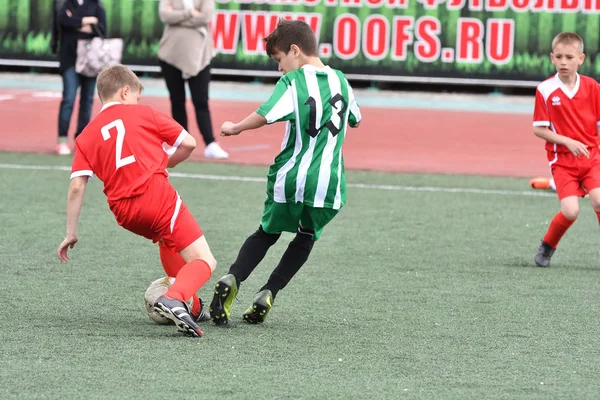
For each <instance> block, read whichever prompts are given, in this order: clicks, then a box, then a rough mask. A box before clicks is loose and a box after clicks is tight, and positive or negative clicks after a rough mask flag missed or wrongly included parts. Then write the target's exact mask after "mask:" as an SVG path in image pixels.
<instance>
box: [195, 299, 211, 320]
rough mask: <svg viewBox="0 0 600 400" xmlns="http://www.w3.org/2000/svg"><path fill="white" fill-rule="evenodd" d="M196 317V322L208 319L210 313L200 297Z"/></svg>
mask: <svg viewBox="0 0 600 400" xmlns="http://www.w3.org/2000/svg"><path fill="white" fill-rule="evenodd" d="M195 318H196V322H206V321H210V313H209V312H208V309H207V308H206V307H205V306H204V303H203V302H202V299H200V314H198V316H197V317H195Z"/></svg>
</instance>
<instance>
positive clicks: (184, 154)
mask: <svg viewBox="0 0 600 400" xmlns="http://www.w3.org/2000/svg"><path fill="white" fill-rule="evenodd" d="M97 85H98V96H99V97H100V100H101V101H102V105H103V107H102V110H101V111H100V113H99V114H98V115H97V116H96V117H95V118H94V119H93V120H92V122H90V124H89V125H88V126H87V127H86V128H85V129H84V130H83V132H82V133H81V135H80V136H79V137H78V138H77V141H76V145H75V146H76V152H75V157H74V159H73V165H72V170H71V184H70V186H69V193H68V199H67V234H66V237H65V239H64V240H63V242H62V243H61V244H60V246H59V247H58V250H57V254H58V257H59V259H60V260H62V261H68V260H69V257H68V255H67V251H68V248H69V247H70V248H73V246H74V245H75V243H77V240H78V236H77V223H78V219H79V214H80V212H81V207H82V203H83V196H84V193H85V187H86V184H87V181H88V179H89V178H90V177H92V176H93V175H96V176H97V177H98V178H99V179H100V180H101V181H102V182H103V183H104V193H105V194H106V196H107V201H108V205H109V208H110V210H111V211H112V212H113V214H114V215H115V219H116V220H117V222H118V224H119V225H121V226H122V227H124V228H125V229H127V230H129V231H131V232H133V233H135V234H138V235H140V236H144V237H146V238H148V239H151V240H152V241H153V242H159V248H160V252H161V261H162V262H163V267H164V269H165V272H166V273H167V275H168V276H174V277H175V278H176V279H175V283H174V284H173V285H172V286H171V287H170V288H169V290H168V291H167V292H166V293H165V295H164V296H161V297H159V298H158V299H157V301H156V303H155V305H154V307H155V309H156V311H157V312H159V313H161V314H162V315H163V316H165V317H167V318H169V319H171V320H172V321H173V322H175V324H176V325H177V327H178V329H179V330H180V331H181V332H183V333H185V334H188V335H190V336H196V337H199V336H202V331H201V330H200V328H198V325H197V324H196V321H195V318H193V317H192V316H191V315H190V310H188V308H187V305H186V303H185V301H186V300H187V299H189V298H190V297H192V296H195V295H196V292H197V291H198V289H200V287H202V285H203V284H204V283H206V282H207V281H208V280H209V278H210V276H211V275H212V272H213V271H214V269H215V267H216V264H217V263H216V260H215V259H214V257H213V255H212V253H211V251H210V248H209V246H208V243H207V242H206V239H205V237H204V234H203V233H202V230H201V229H200V226H199V225H198V223H197V222H196V220H195V219H194V217H193V216H192V214H191V213H190V212H189V210H188V209H187V207H186V206H185V204H184V203H183V202H182V200H181V197H180V196H179V195H178V194H177V192H176V191H175V189H174V188H173V186H171V184H170V183H169V180H168V178H167V176H168V174H167V171H166V168H167V167H168V168H172V167H175V166H176V165H177V164H179V163H180V162H182V161H184V160H185V159H187V158H188V157H189V156H190V155H191V153H192V151H193V150H194V148H195V147H196V141H195V140H194V138H193V137H192V136H191V135H189V134H188V132H187V131H186V130H185V129H183V128H182V127H181V125H179V124H178V123H177V122H175V121H174V120H173V119H171V118H170V117H168V116H166V115H165V114H162V113H160V112H157V111H155V110H153V109H152V108H150V107H148V106H143V105H138V104H137V103H138V101H139V97H140V93H141V91H142V90H143V85H142V83H141V82H140V81H139V79H138V77H137V76H136V75H135V74H134V73H133V72H131V71H130V70H129V69H128V68H127V67H125V66H122V65H117V66H113V67H109V68H107V69H105V70H103V71H102V72H101V73H100V75H99V76H98V80H97ZM169 154H170V156H169ZM177 253H178V254H177Z"/></svg>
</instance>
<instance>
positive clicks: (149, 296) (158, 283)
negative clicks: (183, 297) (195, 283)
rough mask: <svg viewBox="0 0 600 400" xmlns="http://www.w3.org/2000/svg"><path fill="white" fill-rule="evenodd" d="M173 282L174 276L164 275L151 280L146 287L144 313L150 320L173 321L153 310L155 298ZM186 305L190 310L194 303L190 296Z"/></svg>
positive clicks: (167, 322) (157, 321) (166, 323)
mask: <svg viewBox="0 0 600 400" xmlns="http://www.w3.org/2000/svg"><path fill="white" fill-rule="evenodd" d="M174 282H175V278H169V277H166V276H165V277H164V278H160V279H157V280H155V281H154V282H152V283H151V284H150V286H148V289H146V293H144V300H145V303H146V313H147V314H148V316H149V317H150V319H151V320H152V321H154V322H156V323H157V324H159V325H168V324H172V323H173V321H171V320H170V319H168V318H165V317H163V316H162V315H160V314H159V313H157V312H156V311H154V303H156V299H158V298H159V297H160V296H162V295H163V294H165V293H166V292H167V290H168V289H169V287H170V286H171V285H172V284H173V283H174ZM187 305H188V308H189V309H190V310H191V309H192V307H193V305H194V302H193V299H192V298H190V299H189V300H188V301H187Z"/></svg>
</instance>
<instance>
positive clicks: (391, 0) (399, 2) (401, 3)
mask: <svg viewBox="0 0 600 400" xmlns="http://www.w3.org/2000/svg"><path fill="white" fill-rule="evenodd" d="M387 6H388V8H392V7H395V8H406V7H408V0H387Z"/></svg>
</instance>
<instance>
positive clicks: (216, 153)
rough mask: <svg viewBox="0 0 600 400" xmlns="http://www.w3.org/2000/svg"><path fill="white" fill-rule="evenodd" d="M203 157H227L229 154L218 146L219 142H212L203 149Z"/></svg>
mask: <svg viewBox="0 0 600 400" xmlns="http://www.w3.org/2000/svg"><path fill="white" fill-rule="evenodd" d="M204 157H206V158H214V159H221V160H222V159H225V158H229V154H227V152H226V151H225V150H223V149H222V148H221V146H219V143H217V142H212V143H211V144H209V145H208V146H206V149H204Z"/></svg>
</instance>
